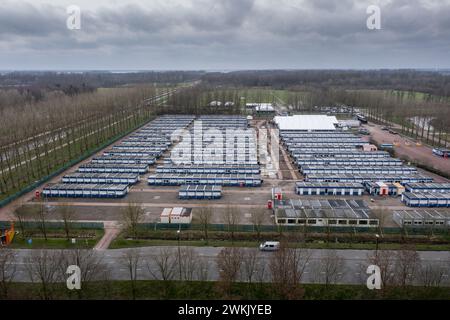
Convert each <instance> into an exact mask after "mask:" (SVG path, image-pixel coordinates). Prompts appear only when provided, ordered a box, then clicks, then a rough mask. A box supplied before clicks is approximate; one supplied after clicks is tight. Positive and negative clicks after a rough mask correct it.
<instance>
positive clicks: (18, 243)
mask: <svg viewBox="0 0 450 320" xmlns="http://www.w3.org/2000/svg"><path fill="white" fill-rule="evenodd" d="M92 231H94V232H95V233H94V235H92ZM57 233H60V234H58V235H57V237H55V236H54V235H55V230H50V231H49V234H52V235H53V237H52V236H49V237H48V238H47V240H45V239H44V237H43V235H42V234H38V235H35V236H27V237H21V236H16V237H14V240H13V242H12V243H11V244H10V245H9V247H10V248H12V249H78V248H93V247H94V246H95V245H96V243H97V242H98V241H99V240H100V239H101V238H102V237H103V234H104V230H89V234H87V233H86V232H83V230H77V232H76V233H75V235H73V237H74V238H76V243H75V244H72V242H71V241H67V239H66V238H65V237H64V236H63V234H62V232H61V231H60V230H59V231H58V232H57ZM29 238H31V239H32V244H28V239H29Z"/></svg>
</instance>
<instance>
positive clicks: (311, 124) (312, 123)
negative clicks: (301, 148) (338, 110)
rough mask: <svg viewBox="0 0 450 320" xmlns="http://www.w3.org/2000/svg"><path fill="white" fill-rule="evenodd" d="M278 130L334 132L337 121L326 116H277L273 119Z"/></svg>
mask: <svg viewBox="0 0 450 320" xmlns="http://www.w3.org/2000/svg"><path fill="white" fill-rule="evenodd" d="M273 120H274V121H275V123H276V124H277V125H278V128H279V129H280V130H305V131H312V130H336V127H335V124H337V123H338V120H337V119H336V117H335V116H327V115H303V114H302V115H293V116H288V117H281V116H277V117H275V118H274V119H273Z"/></svg>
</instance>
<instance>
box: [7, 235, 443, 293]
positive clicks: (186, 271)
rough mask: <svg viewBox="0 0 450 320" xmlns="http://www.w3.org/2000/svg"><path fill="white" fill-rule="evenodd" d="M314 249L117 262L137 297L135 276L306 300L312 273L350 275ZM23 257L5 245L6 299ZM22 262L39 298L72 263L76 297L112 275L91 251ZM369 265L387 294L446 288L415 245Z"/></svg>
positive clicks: (327, 253) (185, 253) (371, 258)
mask: <svg viewBox="0 0 450 320" xmlns="http://www.w3.org/2000/svg"><path fill="white" fill-rule="evenodd" d="M317 252H320V255H319V256H317V255H316V256H313V254H312V251H311V250H308V249H297V248H293V247H290V246H288V245H287V244H286V243H282V245H281V247H280V250H278V251H276V252H273V253H271V254H270V256H269V257H267V254H264V253H262V252H260V251H259V250H258V249H256V248H247V249H244V248H238V247H229V248H224V249H222V250H221V252H220V253H219V254H218V256H216V257H215V258H213V257H207V256H202V255H200V254H199V253H198V252H197V251H196V250H195V249H194V248H192V247H178V249H176V248H173V247H166V248H164V247H163V248H161V249H159V251H158V252H157V253H156V254H154V255H145V254H144V253H143V251H141V250H139V249H130V250H126V251H125V252H124V253H123V255H122V256H121V257H119V263H120V265H117V264H115V267H116V268H118V267H123V268H125V269H126V274H127V275H128V276H127V277H128V282H129V288H130V294H131V297H132V298H133V299H135V298H137V297H138V281H140V280H147V279H153V280H159V281H162V282H163V283H164V286H163V287H164V292H163V296H165V297H167V298H169V297H170V294H171V287H172V286H173V281H209V280H216V287H217V290H218V292H219V293H220V294H221V296H222V297H224V298H233V297H235V295H236V291H235V289H234V285H235V284H236V283H238V282H239V283H242V284H244V285H246V286H247V287H248V290H249V292H251V291H252V290H253V289H254V288H258V286H266V287H267V285H270V291H271V292H272V294H273V295H272V296H273V297H276V298H281V299H301V298H302V297H303V296H304V288H303V286H302V283H303V282H304V276H305V274H307V273H309V275H308V277H309V280H310V281H312V282H314V283H320V284H323V285H324V288H325V289H326V288H328V286H330V285H334V284H338V283H340V282H341V280H342V279H343V277H345V275H346V273H347V272H348V271H347V269H349V270H350V268H349V267H348V265H347V262H346V260H345V259H344V258H343V257H341V256H340V255H339V253H338V251H336V250H322V251H317ZM211 259H212V260H211ZM19 262H20V261H19V258H18V257H17V256H16V254H15V253H14V251H13V250H10V249H6V248H1V249H0V294H1V297H2V299H7V298H9V297H10V295H9V294H10V288H11V285H12V283H13V282H14V281H15V280H16V279H17V275H18V269H17V266H18V263H19ZM214 262H215V267H216V268H217V270H218V278H217V279H212V278H211V270H212V268H214ZM23 263H24V265H25V269H26V273H27V277H28V278H27V279H28V281H30V282H32V283H35V284H37V285H38V288H39V290H38V294H39V297H40V298H41V299H52V298H55V297H57V296H58V294H60V293H61V290H65V282H66V279H67V277H68V275H67V274H66V270H67V267H68V266H69V265H77V266H79V267H80V269H81V274H80V280H81V287H82V289H81V290H78V291H76V292H77V296H78V297H79V298H85V293H86V291H87V290H89V289H90V287H91V285H92V284H93V283H97V284H98V283H103V284H104V285H105V286H108V285H110V284H111V283H110V281H111V280H112V275H111V272H112V271H113V270H112V269H110V268H109V266H108V264H107V263H105V261H104V259H103V256H102V255H101V254H99V253H98V252H95V251H92V250H62V251H59V250H34V251H33V252H32V253H31V254H30V255H28V256H26V257H25V258H24V261H23ZM371 264H374V265H377V266H378V267H379V268H380V272H381V274H380V275H381V280H382V290H381V293H382V294H384V293H387V292H388V291H389V290H391V289H393V288H402V289H407V288H408V287H409V286H412V285H419V286H422V287H439V286H442V285H444V284H445V281H446V277H448V273H449V271H450V266H449V265H448V264H447V263H446V262H445V261H443V262H437V261H433V262H431V261H425V260H424V261H422V260H421V259H420V257H419V255H418V253H417V252H416V251H415V250H414V248H411V247H404V248H402V249H401V250H396V251H386V250H379V251H373V252H371V253H370V254H368V256H367V259H366V261H365V262H364V263H361V265H360V272H358V273H359V274H360V275H361V279H360V280H361V284H363V285H364V284H365V280H366V279H367V277H368V274H366V269H367V267H368V265H371ZM353 271H354V269H353ZM125 277H126V276H125ZM21 280H22V281H23V280H24V278H23V277H22V278H21ZM124 280H127V279H126V278H125V279H124ZM108 283H109V284H108ZM58 290H59V292H58ZM241 293H242V292H241Z"/></svg>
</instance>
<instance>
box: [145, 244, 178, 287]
mask: <svg viewBox="0 0 450 320" xmlns="http://www.w3.org/2000/svg"><path fill="white" fill-rule="evenodd" d="M177 260H178V259H177V258H176V253H175V251H174V250H172V249H170V248H161V249H160V250H159V254H158V255H156V256H155V259H154V263H155V270H154V269H153V266H152V265H151V264H147V268H148V271H149V273H150V274H151V275H152V276H153V278H154V279H155V280H163V281H170V280H173V279H174V278H175V271H176V267H177Z"/></svg>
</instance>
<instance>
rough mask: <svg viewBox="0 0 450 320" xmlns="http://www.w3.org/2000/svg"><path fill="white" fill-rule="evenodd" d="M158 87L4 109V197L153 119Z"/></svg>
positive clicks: (0, 176) (0, 159)
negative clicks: (148, 101) (151, 99)
mask: <svg viewBox="0 0 450 320" xmlns="http://www.w3.org/2000/svg"><path fill="white" fill-rule="evenodd" d="M157 93H158V91H157V89H156V88H155V87H154V86H153V85H150V86H148V85H142V86H135V87H130V88H114V89H106V90H97V91H95V92H92V93H83V94H79V95H76V96H67V95H64V94H55V95H52V96H51V97H48V98H47V99H46V100H44V101H38V102H29V103H24V104H19V105H15V106H11V107H3V108H2V109H0V146H1V147H0V197H1V196H3V195H7V194H11V193H12V192H15V191H18V190H20V189H21V188H23V187H24V186H26V185H29V184H31V183H33V182H34V181H36V180H39V179H41V178H42V177H44V176H47V175H49V174H50V173H52V172H53V171H55V170H56V169H57V168H60V167H62V166H63V165H65V164H67V163H69V162H70V161H72V160H74V159H77V158H79V157H80V156H82V155H84V154H86V153H87V152H89V151H90V150H92V149H94V148H96V147H98V146H100V145H102V144H104V143H105V142H107V141H109V140H110V139H112V138H113V137H116V136H118V135H120V134H122V133H124V132H126V131H128V130H130V129H131V128H134V127H136V126H137V125H139V124H141V123H144V122H146V121H149V120H150V119H151V117H152V116H153V113H152V112H153V110H152V106H151V105H150V106H149V105H147V104H144V103H142V101H143V100H145V99H147V98H149V97H153V96H155V95H157Z"/></svg>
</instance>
